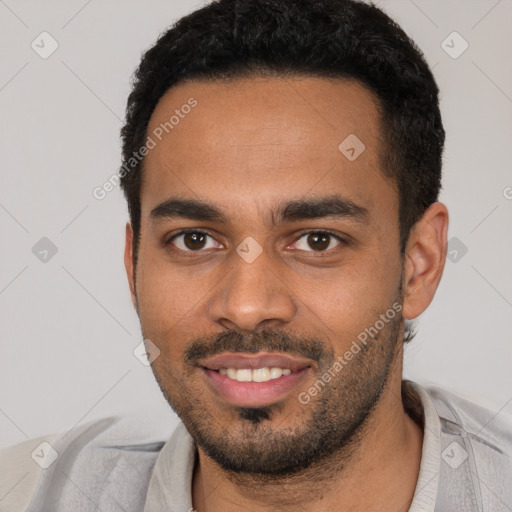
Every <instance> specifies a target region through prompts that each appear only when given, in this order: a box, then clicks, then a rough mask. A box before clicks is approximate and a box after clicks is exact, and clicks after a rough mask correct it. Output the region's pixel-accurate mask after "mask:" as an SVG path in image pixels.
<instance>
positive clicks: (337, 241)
mask: <svg viewBox="0 0 512 512" xmlns="http://www.w3.org/2000/svg"><path fill="white" fill-rule="evenodd" d="M342 243H344V240H343V239H342V238H341V237H339V236H336V235H334V234H332V233H329V232H328V231H310V232H308V233H304V234H303V235H302V236H301V237H300V238H298V239H297V240H296V241H295V243H294V245H295V247H296V248H297V249H299V250H300V251H308V252H327V251H329V250H331V249H333V248H334V247H337V246H338V245H341V244H342Z"/></svg>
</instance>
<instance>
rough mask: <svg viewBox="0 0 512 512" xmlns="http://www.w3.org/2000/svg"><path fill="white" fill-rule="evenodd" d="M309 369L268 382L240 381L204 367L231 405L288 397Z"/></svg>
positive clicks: (257, 405)
mask: <svg viewBox="0 0 512 512" xmlns="http://www.w3.org/2000/svg"><path fill="white" fill-rule="evenodd" d="M308 370H309V368H303V369H302V370H298V371H296V372H292V373H290V375H283V376H282V377H279V378H277V379H271V380H268V381H266V382H238V381H237V380H234V379H230V378H229V377H227V376H226V375H222V374H220V373H219V372H217V371H215V370H208V369H207V368H203V373H204V375H205V376H206V378H207V381H208V383H209V384H210V385H211V386H212V387H213V389H214V390H215V391H216V392H217V393H218V394H219V395H220V396H221V397H222V398H223V399H224V400H226V401H227V402H229V403H230V404H231V405H235V406H238V407H261V406H264V405H270V404H272V403H275V402H278V401H280V400H283V399H284V398H286V396H287V395H288V394H289V393H290V392H291V391H292V390H293V388H295V387H296V386H298V384H299V383H300V381H302V380H303V379H304V377H305V376H306V374H307V373H308Z"/></svg>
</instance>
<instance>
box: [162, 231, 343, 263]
mask: <svg viewBox="0 0 512 512" xmlns="http://www.w3.org/2000/svg"><path fill="white" fill-rule="evenodd" d="M189 233H198V234H202V235H207V236H209V237H211V238H214V239H215V237H214V236H213V235H211V234H210V233H209V232H208V231H204V230H201V229H194V228H188V229H182V230H181V231H179V232H178V233H175V234H174V235H172V236H171V237H170V238H168V239H167V240H166V241H165V242H164V246H165V247H172V243H171V242H172V241H173V240H174V239H176V238H177V237H179V236H181V235H186V234H189ZM313 234H320V235H328V236H330V237H332V238H334V239H336V240H337V241H338V242H339V243H340V245H349V241H348V240H347V239H345V238H343V237H341V236H340V235H337V234H335V233H334V232H332V231H330V230H328V229H322V230H320V229H312V230H305V231H301V232H300V233H299V235H298V236H297V238H296V239H295V240H294V241H293V244H295V243H297V242H298V241H299V240H300V239H301V238H303V237H304V236H305V235H313ZM335 249H336V247H334V248H332V249H328V250H324V251H313V250H311V251H302V252H307V253H312V254H318V255H321V254H326V253H331V251H333V250H335ZM172 250H173V251H180V252H181V253H185V254H186V253H191V255H193V254H194V253H198V254H200V253H201V252H203V250H201V249H198V250H197V251H192V250H188V251H185V250H183V249H180V248H178V247H174V248H172ZM299 250H300V249H299ZM319 257H321V256H319Z"/></svg>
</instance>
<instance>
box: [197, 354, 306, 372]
mask: <svg viewBox="0 0 512 512" xmlns="http://www.w3.org/2000/svg"><path fill="white" fill-rule="evenodd" d="M198 364H199V365H200V366H202V367H203V368H207V369H209V370H220V369H221V368H236V369H237V370H238V369H242V368H251V369H252V370H255V369H257V368H289V369H290V370H291V371H292V372H296V371H299V370H302V369H303V368H306V367H308V366H311V365H312V364H313V362H312V361H311V360H310V359H305V358H299V357H293V356H289V355H287V354H278V353H272V352H257V353H255V354H247V353H241V352H238V353H237V352H230V353H227V354H220V355H218V356H215V357H211V358H209V359H206V360H203V361H199V363H198Z"/></svg>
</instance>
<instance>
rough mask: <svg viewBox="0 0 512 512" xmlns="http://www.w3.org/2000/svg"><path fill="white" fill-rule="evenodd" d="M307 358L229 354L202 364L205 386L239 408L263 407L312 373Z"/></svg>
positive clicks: (292, 388) (311, 363)
mask: <svg viewBox="0 0 512 512" xmlns="http://www.w3.org/2000/svg"><path fill="white" fill-rule="evenodd" d="M313 364H314V363H313V362H312V361H310V360H308V359H302V358H296V357H292V356H288V355H284V354H276V353H262V352H260V353H257V354H246V353H228V354H221V355H219V356H216V357H213V358H211V359H208V360H205V361H201V362H200V363H199V366H200V367H201V369H202V372H203V375H204V376H205V379H206V382H207V385H208V386H209V387H210V389H212V390H213V392H214V393H215V394H217V395H218V396H219V397H220V398H221V399H223V400H224V401H226V402H228V403H229V404H231V405H234V406H239V407H262V406H265V405H270V404H272V403H276V402H278V401H282V400H284V399H285V398H286V397H287V396H288V395H289V394H291V393H292V391H293V390H294V389H295V388H297V387H298V386H299V385H300V383H301V382H302V381H303V379H304V378H305V376H306V375H307V374H308V373H309V372H310V371H311V368H312V365H313Z"/></svg>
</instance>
